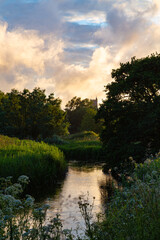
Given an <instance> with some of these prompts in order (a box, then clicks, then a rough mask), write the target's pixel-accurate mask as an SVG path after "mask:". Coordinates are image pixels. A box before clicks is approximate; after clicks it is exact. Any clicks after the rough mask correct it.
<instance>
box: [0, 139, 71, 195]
mask: <svg viewBox="0 0 160 240" xmlns="http://www.w3.org/2000/svg"><path fill="white" fill-rule="evenodd" d="M65 172H66V162H65V160H64V155H63V153H62V152H61V151H60V150H59V149H58V148H57V147H55V146H49V145H48V144H45V143H43V142H42V143H37V142H35V141H31V140H19V139H17V138H9V137H7V136H0V176H1V177H2V176H3V177H7V176H13V177H14V178H15V179H16V178H18V176H20V175H27V176H28V177H29V179H30V181H31V184H30V185H29V187H32V189H34V190H36V191H37V192H38V191H40V190H41V189H45V188H46V187H48V186H53V184H55V183H56V182H57V181H58V180H59V179H61V178H62V177H63V176H64V175H65Z"/></svg>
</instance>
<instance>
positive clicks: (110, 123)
mask: <svg viewBox="0 0 160 240" xmlns="http://www.w3.org/2000/svg"><path fill="white" fill-rule="evenodd" d="M112 78H113V79H114V80H115V81H114V82H112V83H110V84H108V85H107V86H106V87H105V92H106V100H104V101H103V103H102V105H101V106H100V108H99V111H98V114H97V119H103V120H104V129H103V131H102V134H101V140H102V142H103V146H104V148H105V151H106V161H107V164H108V168H110V167H112V168H113V167H115V166H116V167H119V168H120V167H123V165H124V162H126V161H128V159H129V157H130V156H132V157H133V158H134V159H135V160H136V161H138V162H140V161H143V160H144V159H145V157H146V156H147V155H149V154H151V153H152V154H154V153H156V152H157V151H159V149H160V134H159V133H160V55H159V54H152V55H151V56H148V57H146V58H141V59H136V58H135V57H133V58H132V59H131V61H130V62H127V63H125V64H123V63H121V64H120V68H118V69H116V70H112Z"/></svg>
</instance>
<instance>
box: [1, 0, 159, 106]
mask: <svg viewBox="0 0 160 240" xmlns="http://www.w3.org/2000/svg"><path fill="white" fill-rule="evenodd" d="M82 2H83V3H84V5H82V4H81V5H80V4H79V1H77V0H70V1H69V0H55V1H53V0H52V1H51V0H41V1H18V2H17V1H0V19H1V22H0V75H1V77H0V83H1V90H2V91H10V89H11V88H17V89H19V90H22V89H23V88H29V89H33V88H34V87H41V88H44V89H46V91H47V93H50V92H54V93H55V95H56V96H57V97H60V98H61V99H62V100H63V105H64V104H65V103H66V102H67V101H68V100H70V99H71V98H72V97H74V96H80V97H82V98H85V97H88V98H94V97H96V96H97V97H98V98H99V99H101V98H104V91H103V90H104V85H106V84H107V83H109V82H110V81H112V79H111V71H112V69H113V68H117V67H118V66H119V63H120V62H126V61H128V60H130V58H131V57H132V56H136V57H137V58H139V57H145V56H146V55H149V54H151V53H155V52H160V42H159V39H160V22H159V21H158V20H159V17H160V3H159V1H158V0H153V1H151V0H144V1H140V0H134V1H133V0H129V1H128V0H118V1H117V0H112V1H111V0H92V1H90V0H88V1H86V0H85V1H82ZM12 9H13V10H12ZM5 13H6V14H5Z"/></svg>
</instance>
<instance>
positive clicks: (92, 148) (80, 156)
mask: <svg viewBox="0 0 160 240" xmlns="http://www.w3.org/2000/svg"><path fill="white" fill-rule="evenodd" d="M63 140H64V143H62V144H59V145H57V146H58V147H59V148H60V149H61V150H62V151H63V152H64V155H65V157H66V158H67V159H68V160H80V161H85V162H89V161H90V162H95V161H102V160H103V157H104V156H103V152H102V144H101V142H100V140H99V136H98V135H97V134H96V133H94V132H81V133H77V134H71V135H68V136H67V137H65V138H64V139H63Z"/></svg>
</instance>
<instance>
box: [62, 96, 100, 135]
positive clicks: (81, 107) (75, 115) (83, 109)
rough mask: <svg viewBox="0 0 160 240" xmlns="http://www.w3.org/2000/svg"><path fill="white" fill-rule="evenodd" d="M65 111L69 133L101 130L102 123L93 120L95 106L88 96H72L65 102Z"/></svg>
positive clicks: (95, 110)
mask: <svg viewBox="0 0 160 240" xmlns="http://www.w3.org/2000/svg"><path fill="white" fill-rule="evenodd" d="M65 111H66V113H67V118H68V121H69V122H70V127H69V132H70V133H71V134H74V133H77V132H80V131H94V132H96V133H99V132H100V131H101V128H102V124H101V123H96V122H95V116H96V113H97V108H96V106H94V105H93V102H92V100H89V99H88V98H85V99H83V100H81V98H79V97H78V98H77V97H74V98H72V99H71V100H70V101H69V102H68V103H67V104H66V108H65Z"/></svg>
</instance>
